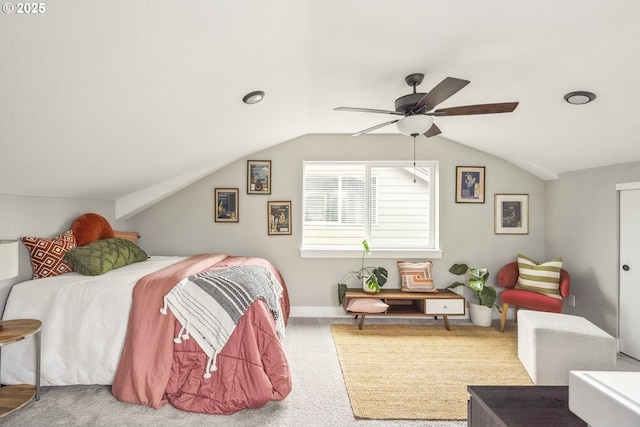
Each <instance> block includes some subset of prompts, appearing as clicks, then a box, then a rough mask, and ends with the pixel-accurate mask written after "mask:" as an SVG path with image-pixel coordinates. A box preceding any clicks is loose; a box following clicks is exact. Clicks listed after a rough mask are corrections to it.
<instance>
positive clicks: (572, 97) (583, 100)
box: [564, 90, 596, 105]
mask: <svg viewBox="0 0 640 427" xmlns="http://www.w3.org/2000/svg"><path fill="white" fill-rule="evenodd" d="M594 99H596V95H595V94H593V93H591V92H585V91H583V90H578V91H575V92H569V93H568V94H566V95H565V96H564V100H565V101H567V102H568V103H569V104H574V105H582V104H588V103H589V102H591V101H593V100H594Z"/></svg>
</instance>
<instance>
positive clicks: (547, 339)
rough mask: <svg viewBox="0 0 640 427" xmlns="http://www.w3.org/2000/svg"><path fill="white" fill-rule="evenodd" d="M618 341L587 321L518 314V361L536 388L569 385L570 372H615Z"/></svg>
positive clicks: (531, 313) (555, 315) (564, 316)
mask: <svg viewBox="0 0 640 427" xmlns="http://www.w3.org/2000/svg"><path fill="white" fill-rule="evenodd" d="M617 353H618V346H617V343H616V340H615V338H613V337H612V336H611V335H609V334H607V333H606V332H605V331H603V330H602V329H600V328H598V327H597V326H596V325H594V324H593V323H591V322H589V321H588V320H587V319H585V318H584V317H580V316H571V315H568V314H559V313H545V312H541V311H530V310H518V358H519V359H520V362H522V365H523V366H524V367H525V369H526V370H527V373H528V374H529V376H530V377H531V379H532V380H533V382H534V384H545V385H568V384H569V371H611V370H615V368H616V356H617Z"/></svg>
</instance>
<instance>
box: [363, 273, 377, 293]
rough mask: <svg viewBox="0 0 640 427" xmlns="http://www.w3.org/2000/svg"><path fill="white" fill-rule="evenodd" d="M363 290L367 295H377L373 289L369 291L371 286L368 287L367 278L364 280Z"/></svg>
mask: <svg viewBox="0 0 640 427" xmlns="http://www.w3.org/2000/svg"><path fill="white" fill-rule="evenodd" d="M362 290H363V291H364V293H365V294H377V292H376V291H372V290H371V289H369V285H367V278H366V277H363V278H362Z"/></svg>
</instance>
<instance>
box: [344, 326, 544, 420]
mask: <svg viewBox="0 0 640 427" xmlns="http://www.w3.org/2000/svg"><path fill="white" fill-rule="evenodd" d="M331 329H332V333H333V338H334V341H335V344H336V348H337V352H338V359H339V360H340V365H341V367H342V373H343V376H344V379H345V383H346V387H347V392H348V394H349V400H350V401H351V406H352V408H353V412H354V415H355V416H356V417H358V418H370V419H422V420H465V419H467V400H468V398H469V394H468V392H467V385H470V384H474V385H531V384H532V381H531V379H530V378H529V375H528V374H527V372H526V370H525V369H524V367H523V366H522V364H521V363H520V361H519V360H518V337H517V333H516V332H517V331H516V328H515V327H511V328H507V329H506V330H505V332H504V333H501V332H500V331H499V330H498V329H497V328H483V327H480V326H473V325H464V326H459V325H455V326H452V328H451V330H450V331H448V330H446V329H445V328H444V326H442V325H365V327H364V329H363V330H359V329H358V327H357V326H356V325H344V324H341V325H332V328H331Z"/></svg>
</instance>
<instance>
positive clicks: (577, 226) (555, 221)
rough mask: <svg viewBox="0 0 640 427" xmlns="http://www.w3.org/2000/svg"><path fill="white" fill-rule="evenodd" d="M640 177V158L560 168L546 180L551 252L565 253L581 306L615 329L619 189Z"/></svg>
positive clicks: (583, 313) (577, 308) (585, 312)
mask: <svg viewBox="0 0 640 427" xmlns="http://www.w3.org/2000/svg"><path fill="white" fill-rule="evenodd" d="M625 182H640V162H633V163H626V164H621V165H616V166H608V167H601V168H594V169H587V170H581V171H576V172H571V173H564V174H561V175H560V177H559V179H558V180H556V181H548V182H547V183H546V193H547V212H546V217H547V232H546V253H547V255H548V256H550V257H551V256H563V257H564V266H565V268H566V270H567V271H568V272H569V273H570V275H571V293H572V294H573V295H575V297H576V306H575V307H567V313H571V314H577V315H581V316H584V317H587V318H588V319H589V320H591V321H592V322H593V323H595V324H597V325H598V326H600V327H601V328H602V329H604V330H606V331H607V332H609V333H610V334H612V335H614V336H617V327H618V272H619V270H618V264H619V263H618V215H619V211H618V193H617V191H616V184H620V183H625Z"/></svg>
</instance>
